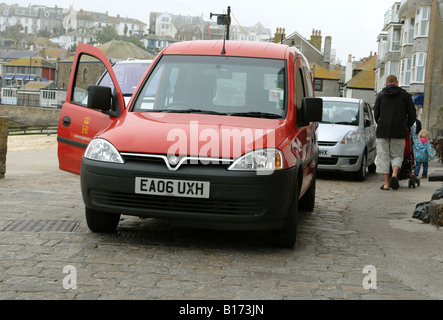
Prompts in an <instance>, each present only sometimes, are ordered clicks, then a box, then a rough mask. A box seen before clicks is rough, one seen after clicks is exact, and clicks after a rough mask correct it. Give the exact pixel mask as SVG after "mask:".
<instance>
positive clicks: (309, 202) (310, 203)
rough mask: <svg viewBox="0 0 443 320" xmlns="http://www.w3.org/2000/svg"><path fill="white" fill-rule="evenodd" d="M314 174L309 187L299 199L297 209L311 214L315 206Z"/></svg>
mask: <svg viewBox="0 0 443 320" xmlns="http://www.w3.org/2000/svg"><path fill="white" fill-rule="evenodd" d="M316 180H317V179H316V172H314V177H313V179H312V182H311V186H310V187H309V189H308V190H307V191H306V193H305V194H304V195H303V197H301V198H300V200H299V202H298V208H299V209H300V210H303V211H307V212H312V211H314V206H315V185H316Z"/></svg>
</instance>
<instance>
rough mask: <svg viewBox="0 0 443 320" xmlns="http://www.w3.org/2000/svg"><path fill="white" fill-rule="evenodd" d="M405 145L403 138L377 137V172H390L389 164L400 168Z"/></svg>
mask: <svg viewBox="0 0 443 320" xmlns="http://www.w3.org/2000/svg"><path fill="white" fill-rule="evenodd" d="M405 146H406V141H405V139H377V157H376V159H375V165H376V166H377V172H378V173H384V174H390V173H391V165H392V167H394V166H397V167H399V168H401V165H402V163H403V155H404V152H405Z"/></svg>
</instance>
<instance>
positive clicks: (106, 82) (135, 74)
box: [98, 61, 150, 96]
mask: <svg viewBox="0 0 443 320" xmlns="http://www.w3.org/2000/svg"><path fill="white" fill-rule="evenodd" d="M149 65H150V61H140V62H138V61H137V62H134V61H127V62H126V61H125V62H120V63H116V64H114V66H113V67H112V70H114V73H115V76H116V77H117V81H118V84H119V85H120V88H121V90H122V94H123V95H124V96H130V95H132V94H133V93H134V90H135V88H136V87H137V85H138V84H139V82H140V80H141V78H142V77H143V75H144V74H145V72H146V70H147V69H148V67H149ZM98 85H101V86H106V87H111V88H112V90H114V84H113V83H112V80H111V77H110V76H109V73H107V72H106V73H105V74H104V75H103V77H102V78H101V79H100V81H99V83H98Z"/></svg>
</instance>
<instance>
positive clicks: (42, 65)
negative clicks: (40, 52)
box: [3, 57, 56, 87]
mask: <svg viewBox="0 0 443 320" xmlns="http://www.w3.org/2000/svg"><path fill="white" fill-rule="evenodd" d="M55 71H56V66H55V64H53V63H51V62H49V61H48V60H46V59H44V58H42V57H27V58H20V59H16V60H14V61H11V62H7V63H5V64H3V86H4V87H18V86H22V85H24V84H25V83H27V82H29V81H36V80H43V81H54V80H55Z"/></svg>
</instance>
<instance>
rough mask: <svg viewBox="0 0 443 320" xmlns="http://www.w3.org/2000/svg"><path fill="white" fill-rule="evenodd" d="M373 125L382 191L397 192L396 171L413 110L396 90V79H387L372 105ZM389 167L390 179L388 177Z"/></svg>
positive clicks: (402, 92) (407, 97)
mask: <svg viewBox="0 0 443 320" xmlns="http://www.w3.org/2000/svg"><path fill="white" fill-rule="evenodd" d="M374 116H375V120H376V121H377V158H376V160H375V164H376V166H377V172H378V173H381V174H382V175H383V180H384V184H383V185H382V186H381V187H380V189H382V190H389V188H392V189H398V188H399V182H398V172H399V171H400V168H401V165H402V162H403V155H404V150H405V144H406V141H405V139H406V138H407V137H408V129H409V128H410V127H411V126H412V125H413V124H414V122H415V120H416V110H415V106H414V102H413V101H412V98H411V95H410V94H409V93H408V92H406V90H404V89H402V88H400V87H399V86H398V80H397V77H396V76H394V75H390V76H388V77H387V79H386V87H385V88H384V89H383V90H382V92H380V93H379V94H378V96H377V99H376V101H375V105H374ZM391 165H392V176H391V177H389V176H390V173H391Z"/></svg>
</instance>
